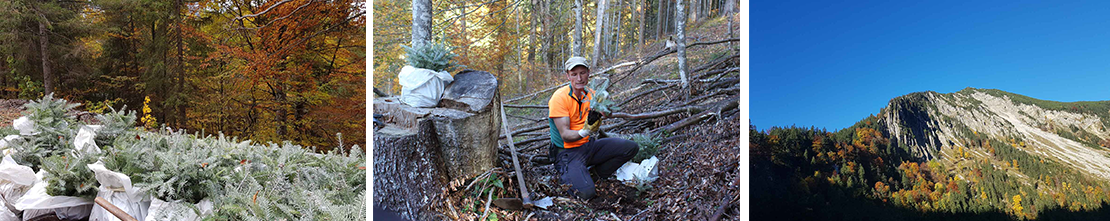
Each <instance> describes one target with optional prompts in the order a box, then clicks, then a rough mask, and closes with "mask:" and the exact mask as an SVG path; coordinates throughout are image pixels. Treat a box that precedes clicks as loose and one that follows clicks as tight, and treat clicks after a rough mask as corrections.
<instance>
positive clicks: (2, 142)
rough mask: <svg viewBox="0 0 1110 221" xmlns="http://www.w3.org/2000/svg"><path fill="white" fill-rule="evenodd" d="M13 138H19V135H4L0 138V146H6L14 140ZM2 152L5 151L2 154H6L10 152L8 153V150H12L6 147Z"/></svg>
mask: <svg viewBox="0 0 1110 221" xmlns="http://www.w3.org/2000/svg"><path fill="white" fill-rule="evenodd" d="M15 139H19V135H14V134H13V135H8V136H5V137H4V139H0V148H6V147H8V144H10V143H12V141H13V140H15ZM4 152H5V153H4V154H5V155H7V154H11V153H8V152H13V150H11V149H7V150H4Z"/></svg>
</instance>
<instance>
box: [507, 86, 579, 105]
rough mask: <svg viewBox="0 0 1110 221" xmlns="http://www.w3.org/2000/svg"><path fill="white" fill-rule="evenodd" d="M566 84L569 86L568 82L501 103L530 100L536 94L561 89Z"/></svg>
mask: <svg viewBox="0 0 1110 221" xmlns="http://www.w3.org/2000/svg"><path fill="white" fill-rule="evenodd" d="M567 84H570V82H567V83H562V84H559V85H555V86H554V87H549V88H546V89H543V90H540V91H536V92H532V93H531V94H526V95H524V96H520V97H515V98H512V99H508V100H505V101H502V103H509V102H513V101H518V100H520V99H524V98H530V97H534V96H536V95H537V94H540V93H543V92H547V91H552V90H555V89H558V88H559V87H562V86H567Z"/></svg>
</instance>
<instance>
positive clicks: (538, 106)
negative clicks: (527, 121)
mask: <svg viewBox="0 0 1110 221" xmlns="http://www.w3.org/2000/svg"><path fill="white" fill-rule="evenodd" d="M505 107H511V108H533V109H547V105H526V104H505Z"/></svg>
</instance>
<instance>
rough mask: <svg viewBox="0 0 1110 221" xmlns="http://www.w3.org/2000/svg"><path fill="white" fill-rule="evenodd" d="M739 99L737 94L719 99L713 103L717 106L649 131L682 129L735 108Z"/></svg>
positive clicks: (658, 131)
mask: <svg viewBox="0 0 1110 221" xmlns="http://www.w3.org/2000/svg"><path fill="white" fill-rule="evenodd" d="M739 99H740V97H739V96H733V97H732V98H729V99H727V100H724V101H721V102H723V103H718V104H717V105H714V106H717V108H710V109H708V110H705V111H702V112H701V113H698V114H696V115H693V116H690V117H688V118H686V119H683V120H680V121H678V122H674V123H672V124H670V125H667V126H665V127H660V128H656V129H655V130H652V131H651V133H652V134H659V133H671V132H674V131H676V130H678V129H682V128H684V127H686V126H690V125H692V124H694V123H697V122H701V121H702V120H705V118H708V117H709V116H711V115H715V114H718V113H720V112H724V111H728V110H732V109H735V108H736V107H737V106H739V105H740V102H739Z"/></svg>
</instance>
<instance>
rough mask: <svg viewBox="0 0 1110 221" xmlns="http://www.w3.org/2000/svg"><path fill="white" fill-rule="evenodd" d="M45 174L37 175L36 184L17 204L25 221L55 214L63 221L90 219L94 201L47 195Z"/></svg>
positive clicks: (16, 206) (42, 172) (40, 172)
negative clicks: (43, 178)
mask: <svg viewBox="0 0 1110 221" xmlns="http://www.w3.org/2000/svg"><path fill="white" fill-rule="evenodd" d="M45 174H46V172H45V171H39V172H38V173H36V174H35V184H34V185H32V186H31V189H30V190H27V194H25V195H23V197H22V198H19V202H18V203H16V204H15V208H16V209H17V210H22V211H23V220H30V219H32V218H35V217H39V216H41V215H45V214H50V213H54V214H55V215H57V216H58V218H59V219H62V220H79V219H85V218H88V217H89V213H90V212H91V211H92V204H93V201H92V200H89V199H85V198H81V197H72V196H51V195H50V194H46V181H43V180H42V177H43V176H44V175H45Z"/></svg>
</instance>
